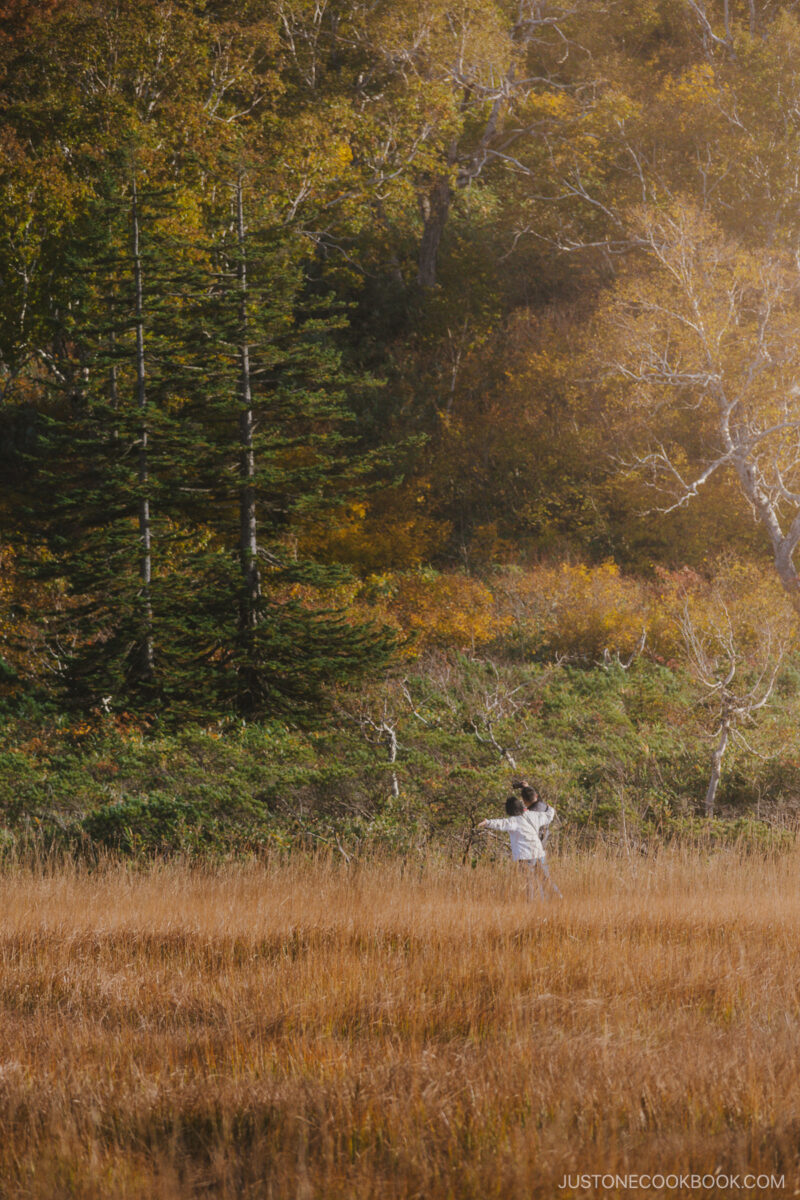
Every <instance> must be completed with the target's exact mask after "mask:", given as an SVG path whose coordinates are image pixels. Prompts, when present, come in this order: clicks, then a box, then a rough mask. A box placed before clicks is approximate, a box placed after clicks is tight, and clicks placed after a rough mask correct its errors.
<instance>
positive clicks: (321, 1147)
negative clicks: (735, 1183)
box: [0, 849, 800, 1200]
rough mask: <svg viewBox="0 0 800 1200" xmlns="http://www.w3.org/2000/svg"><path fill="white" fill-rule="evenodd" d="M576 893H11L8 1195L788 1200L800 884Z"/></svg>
mask: <svg viewBox="0 0 800 1200" xmlns="http://www.w3.org/2000/svg"><path fill="white" fill-rule="evenodd" d="M553 870H554V872H557V877H558V881H559V883H560V885H561V887H562V890H563V891H564V894H565V899H564V901H563V902H561V903H558V904H551V905H549V906H548V905H540V904H527V903H525V901H524V896H523V892H522V888H521V885H520V880H519V879H518V878H517V876H516V875H515V874H514V871H513V869H512V867H511V865H510V864H508V865H507V866H506V865H494V866H493V865H491V864H485V865H479V866H478V867H477V869H474V870H470V869H469V868H467V869H465V870H461V869H458V868H455V867H446V866H441V865H439V866H437V865H435V864H431V865H429V866H425V865H422V866H420V865H415V866H410V865H409V864H408V863H405V864H404V863H402V862H397V861H395V862H392V861H387V862H381V861H378V860H376V861H373V862H370V863H366V864H364V863H351V864H350V865H349V866H346V865H345V864H344V863H342V862H341V861H338V862H336V861H326V860H322V859H320V860H316V861H311V860H304V861H301V860H299V859H296V860H294V861H291V862H289V863H283V864H280V863H276V864H274V865H272V866H264V865H247V866H241V865H240V866H233V865H231V866H224V867H217V868H211V867H209V868H200V867H197V866H194V867H190V866H181V865H175V864H162V865H157V866H155V867H152V868H151V869H148V870H134V869H131V868H129V867H125V866H121V865H114V864H113V863H109V864H107V865H106V866H105V867H102V868H100V869H95V870H88V869H86V868H80V867H78V866H70V865H69V864H68V863H67V864H61V865H55V866H52V867H50V868H48V867H46V866H45V867H39V868H38V869H31V868H29V867H26V868H23V867H19V868H17V869H9V870H7V872H6V873H5V874H4V875H3V876H2V877H0V1196H2V1197H3V1198H4V1200H6V1198H7V1200H11V1198H12V1197H23V1196H24V1197H27V1198H31V1200H35V1198H42V1200H44V1198H45V1197H46V1198H47V1200H58V1198H60V1197H68V1196H69V1197H80V1198H81V1200H91V1198H94V1197H97V1198H98V1200H99V1198H101V1197H102V1198H113V1200H123V1198H133V1197H136V1198H140V1197H141V1198H145V1197H147V1198H148V1200H149V1198H162V1200H172V1198H174V1197H187V1196H210V1197H230V1198H233V1197H236V1198H239V1197H253V1198H255V1197H258V1198H259V1200H260V1198H266V1197H274V1198H281V1200H282V1198H284V1197H287V1198H288V1197H292V1198H294V1197H299V1198H301V1200H311V1198H312V1197H326V1198H328V1197H331V1198H342V1200H344V1198H345V1197H347V1198H355V1200H360V1198H367V1197H375V1198H381V1200H384V1198H385V1200H395V1198H397V1200H400V1198H401V1197H402V1198H403V1200H406V1198H410V1197H420V1198H422V1197H425V1198H429V1200H438V1198H441V1200H444V1198H445V1197H455V1198H457V1200H462V1198H464V1200H469V1198H473V1197H474V1198H475V1200H479V1198H480V1200H486V1198H489V1197H497V1198H502V1200H516V1198H519V1200H522V1198H523V1197H524V1198H525V1200H529V1198H530V1197H553V1196H556V1195H559V1196H566V1195H573V1194H576V1191H575V1189H574V1188H573V1189H570V1190H567V1189H563V1188H561V1187H560V1184H561V1181H562V1179H563V1178H564V1176H566V1175H571V1176H572V1177H573V1178H574V1176H575V1175H576V1174H578V1173H608V1172H616V1173H626V1172H627V1173H632V1172H647V1173H649V1172H663V1173H669V1172H678V1173H684V1174H686V1173H690V1172H695V1173H697V1172H699V1173H701V1174H702V1173H709V1172H711V1173H713V1172H714V1171H715V1170H721V1171H723V1172H725V1173H730V1174H736V1173H742V1174H744V1173H746V1172H752V1173H754V1174H760V1173H761V1174H763V1173H771V1174H778V1175H780V1174H782V1173H783V1174H784V1175H785V1178H786V1187H785V1190H784V1192H783V1193H778V1190H777V1189H775V1191H776V1194H786V1195H791V1194H792V1193H793V1190H794V1187H795V1186H796V1184H797V1182H798V1180H800V1173H798V1170H797V1166H798V1155H799V1153H800V1078H798V1070H797V1063H798V1060H799V1059H800V958H798V947H799V946H800V879H799V878H798V858H797V856H796V855H795V854H793V853H790V854H785V855H783V856H775V857H768V856H764V855H751V856H747V855H744V854H741V853H737V852H735V851H727V852H719V853H715V854H714V855H708V854H705V855H704V854H702V853H699V852H697V851H680V850H677V849H673V850H671V851H664V852H662V853H661V854H659V855H656V856H651V857H649V858H647V859H628V858H616V857H613V856H610V855H605V854H602V853H597V854H594V855H591V856H589V855H577V854H576V855H574V856H570V857H566V858H563V859H561V860H559V861H557V862H556V863H554V864H553ZM769 1193H770V1189H769V1188H765V1187H764V1186H761V1187H760V1188H759V1194H761V1195H765V1194H769ZM579 1194H583V1193H579ZM599 1194H614V1193H613V1191H611V1192H609V1191H608V1189H607V1188H606V1189H605V1190H603V1189H602V1188H601V1189H599ZM640 1194H648V1193H647V1189H641V1190H640ZM670 1194H671V1195H681V1194H684V1193H683V1191H682V1190H681V1188H680V1187H679V1188H678V1189H673V1190H672V1191H671V1193H670ZM694 1194H695V1195H700V1194H703V1192H702V1191H700V1192H695V1193H694ZM740 1194H744V1193H743V1192H742V1193H740Z"/></svg>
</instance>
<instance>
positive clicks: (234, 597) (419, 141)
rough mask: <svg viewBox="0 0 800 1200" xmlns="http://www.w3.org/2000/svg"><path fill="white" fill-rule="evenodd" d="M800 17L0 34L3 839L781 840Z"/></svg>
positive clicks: (327, 5)
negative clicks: (534, 833)
mask: <svg viewBox="0 0 800 1200" xmlns="http://www.w3.org/2000/svg"><path fill="white" fill-rule="evenodd" d="M799 9H800V6H798V4H797V3H795V2H781V0H563V2H562V0H463V2H451V0H413V2H412V0H238V2H237V3H229V2H227V0H198V2H195V3H190V2H189V0H6V2H5V3H2V4H0V109H2V127H1V128H0V389H2V404H0V463H2V480H3V486H2V491H0V557H1V558H2V579H0V705H2V729H1V730H0V806H2V813H3V816H2V821H3V824H2V827H0V841H2V843H3V844H4V845H14V844H16V843H17V842H18V841H19V839H20V838H29V837H31V836H34V835H35V836H41V837H43V838H48V839H53V838H55V839H56V840H59V841H66V842H68V843H69V844H74V845H79V844H80V845H83V844H86V843H87V840H88V841H89V842H99V843H104V844H108V845H112V846H117V847H121V848H123V849H124V850H127V851H132V852H133V851H136V850H137V849H148V848H153V847H154V848H157V849H164V850H166V849H173V848H177V849H183V850H195V849H203V848H206V849H212V850H213V849H228V848H237V847H240V848H241V847H245V848H246V847H253V846H257V845H258V846H260V845H264V844H270V845H275V846H279V847H283V846H289V845H291V844H292V843H293V842H294V841H296V840H297V839H305V840H306V841H310V842H311V843H313V844H316V843H319V842H322V843H327V844H329V845H331V846H332V847H333V848H334V849H335V850H336V851H338V852H341V853H343V854H346V855H349V854H350V853H352V852H353V851H354V850H355V849H357V848H358V847H359V846H362V845H368V844H371V843H372V842H376V841H377V842H381V843H385V842H388V843H391V844H393V845H396V846H398V847H400V848H403V849H406V850H408V849H409V848H413V847H420V846H425V845H427V844H428V843H429V842H430V841H431V839H438V840H439V842H440V843H442V844H448V841H449V844H451V845H454V846H457V847H458V848H459V853H460V852H461V847H462V846H463V853H464V856H465V860H466V856H467V854H469V853H472V852H473V841H472V839H471V837H470V836H469V831H470V829H471V827H472V826H474V824H475V821H476V818H477V817H478V816H479V815H486V814H487V813H488V812H489V811H490V808H491V805H490V801H494V802H495V804H496V801H497V800H498V799H499V798H502V795H503V793H504V790H505V789H506V788H507V783H508V781H509V779H510V778H511V776H512V774H518V773H526V774H529V775H531V776H534V777H535V778H536V779H537V780H538V781H539V782H540V783H541V786H542V788H543V791H544V792H545V793H546V794H547V795H548V797H549V798H550V799H552V800H553V802H554V803H555V804H556V805H557V806H558V809H559V813H560V815H561V818H562V828H561V834H560V836H562V838H569V837H579V836H580V837H583V836H590V835H591V836H595V834H596V831H598V830H601V831H604V835H605V836H606V837H608V838H610V839H612V840H614V839H616V840H618V841H619V843H620V844H621V845H623V846H624V847H625V848H626V850H628V851H630V848H631V846H638V847H644V846H645V845H646V844H647V839H648V838H649V837H650V836H651V835H663V836H671V835H674V834H678V833H680V832H681V831H682V830H686V831H696V830H698V829H700V828H701V827H702V828H703V829H704V830H705V833H706V835H708V836H713V837H718V838H727V837H748V838H751V837H753V838H760V839H767V840H773V839H778V840H780V839H781V838H782V837H785V836H788V832H787V831H788V830H789V829H790V828H791V826H792V825H793V823H794V821H795V819H796V813H797V811H798V803H799V802H800V751H798V748H797V745H796V728H797V720H798V716H800V706H799V705H798V697H797V690H798V689H797V684H798V681H800V647H798V644H797V632H798V628H800V626H799V625H798V614H799V613H800V589H798V578H797V574H796V569H795V564H794V553H795V548H796V546H797V545H798V543H799V542H800V399H799V398H800V337H798V334H800V259H798V244H799V243H798V237H799V236H800V174H799V173H798V165H797V164H798V161H800V159H799V158H798V156H799V155H800V11H798V10H799ZM465 831H466V832H465Z"/></svg>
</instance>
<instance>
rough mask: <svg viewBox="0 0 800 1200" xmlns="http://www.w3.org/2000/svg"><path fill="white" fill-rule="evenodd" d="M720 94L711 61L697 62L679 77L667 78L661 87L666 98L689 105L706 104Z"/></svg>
mask: <svg viewBox="0 0 800 1200" xmlns="http://www.w3.org/2000/svg"><path fill="white" fill-rule="evenodd" d="M719 95H720V89H719V87H718V86H717V83H716V80H715V77H714V68H713V67H712V66H711V65H710V64H709V63H695V64H694V65H693V66H691V67H690V68H689V69H688V70H687V71H684V72H683V74H682V75H680V76H679V77H678V78H677V79H674V78H670V79H667V81H666V82H665V84H664V86H663V87H662V89H661V96H662V97H663V98H664V99H665V100H668V101H670V102H673V103H678V104H680V105H682V106H687V107H691V106H692V105H696V104H706V103H708V102H709V101H710V100H716V99H717V98H718V97H719Z"/></svg>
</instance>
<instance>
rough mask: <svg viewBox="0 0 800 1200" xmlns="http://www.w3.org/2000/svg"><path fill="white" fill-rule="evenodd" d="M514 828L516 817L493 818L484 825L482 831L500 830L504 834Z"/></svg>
mask: <svg viewBox="0 0 800 1200" xmlns="http://www.w3.org/2000/svg"><path fill="white" fill-rule="evenodd" d="M516 828H517V826H516V817H493V818H492V819H491V820H489V821H487V822H486V824H485V825H484V829H502V830H503V832H504V833H510V832H511V830H512V829H516Z"/></svg>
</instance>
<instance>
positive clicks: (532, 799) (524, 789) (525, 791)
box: [511, 779, 539, 808]
mask: <svg viewBox="0 0 800 1200" xmlns="http://www.w3.org/2000/svg"><path fill="white" fill-rule="evenodd" d="M511 786H512V788H514V789H515V791H518V792H519V793H520V795H521V796H522V799H523V801H524V803H525V807H526V808H533V806H534V805H535V804H536V801H537V800H538V799H539V793H538V792H537V790H536V788H535V787H534V786H533V784H532V783H528V781H527V779H515V780H514V781H513V783H512V784H511Z"/></svg>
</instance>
